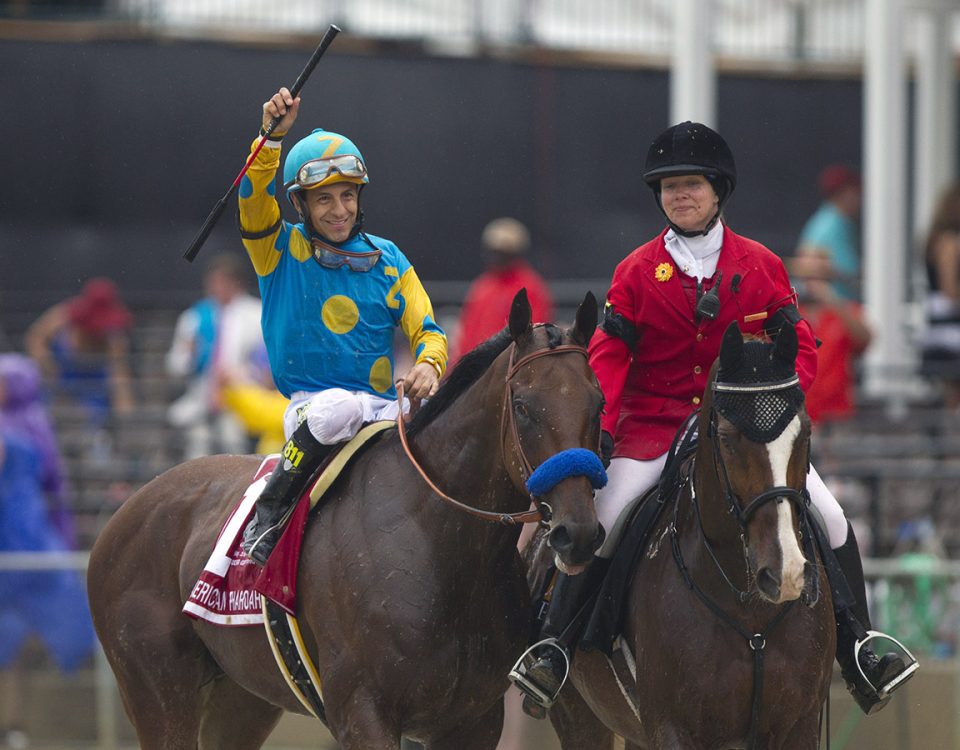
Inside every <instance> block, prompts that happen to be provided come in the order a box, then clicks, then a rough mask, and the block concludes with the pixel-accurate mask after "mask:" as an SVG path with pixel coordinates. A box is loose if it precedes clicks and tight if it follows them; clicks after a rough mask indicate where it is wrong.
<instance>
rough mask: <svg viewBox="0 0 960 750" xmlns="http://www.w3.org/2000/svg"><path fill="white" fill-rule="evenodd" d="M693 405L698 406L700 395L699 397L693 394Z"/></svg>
mask: <svg viewBox="0 0 960 750" xmlns="http://www.w3.org/2000/svg"><path fill="white" fill-rule="evenodd" d="M693 405H694V406H700V397H699V396H694V397H693Z"/></svg>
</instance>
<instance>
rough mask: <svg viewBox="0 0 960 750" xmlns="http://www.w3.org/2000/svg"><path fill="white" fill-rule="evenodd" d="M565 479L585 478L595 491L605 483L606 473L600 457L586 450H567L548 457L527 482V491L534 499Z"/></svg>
mask: <svg viewBox="0 0 960 750" xmlns="http://www.w3.org/2000/svg"><path fill="white" fill-rule="evenodd" d="M567 477H586V478H587V479H589V480H590V484H592V485H593V488H594V489H595V490H599V489H600V488H601V487H603V486H604V485H606V483H607V472H606V471H604V469H603V463H602V462H601V461H600V457H599V456H597V454H596V453H594V452H593V451H588V450H587V449H586V448H568V449H567V450H565V451H560V452H559V453H557V454H556V455H554V456H550V458H548V459H547V460H546V461H544V462H543V463H542V464H540V465H539V466H538V467H537V468H536V470H535V471H534V472H533V474H531V475H530V478H529V479H528V480H527V491H528V492H529V493H530V494H531V495H533V496H534V497H541V496H543V495H546V494H547V493H548V492H549V491H550V490H552V489H553V488H554V487H556V486H557V485H558V484H560V482H562V481H563V480H564V479H566V478H567Z"/></svg>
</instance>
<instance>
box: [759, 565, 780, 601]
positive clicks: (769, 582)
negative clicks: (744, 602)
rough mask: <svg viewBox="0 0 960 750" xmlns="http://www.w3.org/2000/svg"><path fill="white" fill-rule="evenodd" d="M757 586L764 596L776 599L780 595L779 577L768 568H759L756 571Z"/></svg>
mask: <svg viewBox="0 0 960 750" xmlns="http://www.w3.org/2000/svg"><path fill="white" fill-rule="evenodd" d="M757 588H758V589H760V593H761V594H763V595H764V596H765V597H767V598H768V599H771V600H774V601H776V600H777V599H778V598H779V596H780V577H779V576H777V575H775V574H774V573H773V571H771V570H770V568H761V569H760V571H759V572H758V573H757Z"/></svg>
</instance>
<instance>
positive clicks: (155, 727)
mask: <svg viewBox="0 0 960 750" xmlns="http://www.w3.org/2000/svg"><path fill="white" fill-rule="evenodd" d="M148 612H149V613H148ZM116 614H117V616H118V618H120V617H124V616H127V617H129V626H128V627H124V628H119V626H118V627H117V629H115V630H113V631H110V632H109V636H113V635H114V634H115V633H117V632H118V631H119V633H120V636H119V637H116V638H113V637H109V636H108V635H107V632H108V631H104V630H103V629H101V630H100V632H101V639H102V641H103V646H104V650H105V651H106V653H107V656H108V657H109V659H110V664H111V666H112V667H113V671H114V673H115V674H116V676H117V686H118V688H119V689H120V696H121V698H122V699H123V704H124V707H125V708H126V711H127V715H128V716H129V717H130V721H131V723H132V724H133V726H134V728H135V729H136V732H137V738H138V739H139V740H140V748H141V750H196V747H197V737H198V735H199V731H200V711H201V707H202V705H203V688H202V685H203V683H204V681H205V680H207V679H209V677H210V676H212V675H213V674H214V670H215V669H216V667H215V665H213V664H212V660H211V659H210V658H209V654H207V652H206V649H204V647H203V644H202V643H201V642H200V639H199V638H197V637H196V635H195V634H194V633H193V631H192V629H191V628H190V625H189V620H187V618H186V617H184V616H183V615H180V613H179V612H177V613H176V618H172V617H171V618H169V619H168V618H167V617H166V616H165V615H164V614H162V613H161V611H160V610H159V609H158V610H154V611H151V608H150V607H149V606H145V607H143V608H142V611H141V613H137V612H136V611H135V610H132V609H131V610H125V609H122V608H121V611H120V612H118V613H116Z"/></svg>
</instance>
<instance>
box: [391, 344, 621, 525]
mask: <svg viewBox="0 0 960 750" xmlns="http://www.w3.org/2000/svg"><path fill="white" fill-rule="evenodd" d="M567 352H576V353H577V354H580V355H582V356H583V357H585V358H587V359H589V357H590V355H589V353H588V352H587V350H586V348H584V347H582V346H578V345H576V344H561V345H559V346H555V347H553V348H552V349H538V350H537V351H535V352H532V353H530V354H527V355H526V356H524V357H521V358H520V359H519V360H517V361H514V358H515V357H516V354H517V344H516V342H514V343H512V344H511V345H510V358H509V360H508V364H507V375H506V377H505V378H504V397H503V409H502V411H501V414H500V435H501V437H505V435H506V434H508V433H509V435H510V436H511V439H512V442H513V446H514V451H515V453H516V455H517V457H518V458H519V459H520V470H521V474H522V475H523V476H522V479H523V480H524V482H527V481H528V480H529V479H530V477H531V476H532V475H534V474H535V470H534V468H533V466H532V465H531V464H530V460H529V459H528V458H527V456H526V454H525V453H524V451H523V444H522V443H521V442H520V432H519V430H518V429H517V422H516V418H515V417H514V413H513V386H512V383H511V381H512V380H513V378H514V376H515V375H516V374H517V373H518V372H519V371H520V369H521V368H522V367H523V366H524V365H527V364H529V363H530V362H532V361H534V360H536V359H540V358H541V357H548V356H551V355H554V354H565V353H567ZM397 400H398V402H399V404H400V413H399V414H398V415H397V430H398V432H399V433H400V442H401V443H402V444H403V449H404V451H405V452H406V454H407V458H409V459H410V463H412V464H413V466H414V468H416V470H417V471H418V472H419V473H420V476H421V477H423V480H424V481H425V482H426V483H427V485H429V487H430V489H432V490H433V491H434V493H435V494H436V495H438V496H439V497H440V498H441V499H442V500H443V501H444V502H446V503H447V504H449V505H452V506H453V507H455V508H457V509H459V510H462V511H464V512H466V513H469V514H470V515H472V516H476V517H477V518H481V519H483V520H484V521H495V522H497V523H501V524H503V525H505V526H513V525H515V524H518V523H520V524H524V523H534V522H543V523H547V522H548V521H549V520H550V517H551V515H552V513H553V509H552V508H551V507H550V505H549V504H548V503H546V502H545V501H544V500H542V499H541V498H540V497H539V495H537V494H531V497H532V499H533V500H534V502H536V504H537V509H536V510H526V511H523V512H521V513H496V512H492V511H488V510H482V509H480V508H474V507H472V506H470V505H467V504H466V503H463V502H460V501H459V500H456V499H454V498H452V497H450V496H449V495H447V494H446V493H444V492H443V491H442V490H441V489H440V488H439V487H437V485H436V484H434V482H433V481H432V480H431V479H430V477H429V476H427V473H426V471H424V469H423V467H422V466H420V464H419V463H418V462H417V459H416V458H414V456H413V453H412V452H411V450H410V446H409V444H408V441H407V433H406V427H405V423H404V420H403V386H402V385H398V386H397ZM505 443H506V440H505V439H502V440H501V450H503V451H505ZM580 450H583V449H569V450H568V451H561V452H560V453H558V454H557V455H556V456H553V458H558V457H561V456H563V454H565V453H568V452H574V451H580ZM503 458H504V465H507V463H508V462H507V461H506V455H504V456H503ZM597 462H598V463H599V459H597ZM581 473H584V472H583V471H580V470H572V471H571V472H569V473H568V476H572V475H574V474H581ZM603 480H604V482H605V481H606V476H604V478H603ZM601 486H602V485H601Z"/></svg>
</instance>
